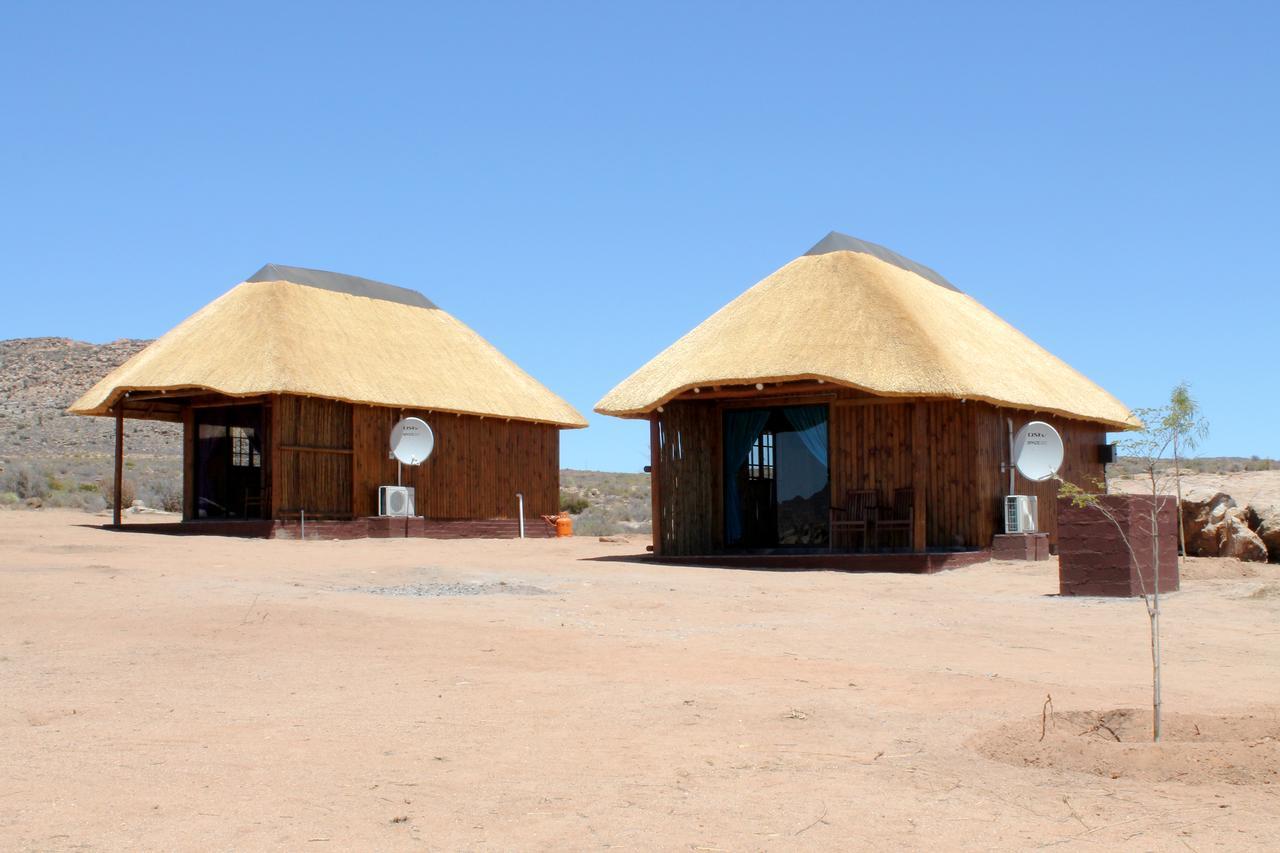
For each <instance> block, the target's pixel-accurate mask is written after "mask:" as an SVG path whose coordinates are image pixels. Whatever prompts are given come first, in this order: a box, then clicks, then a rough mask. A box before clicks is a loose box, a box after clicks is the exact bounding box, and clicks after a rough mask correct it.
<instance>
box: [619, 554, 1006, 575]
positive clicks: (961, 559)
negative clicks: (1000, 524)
mask: <svg viewBox="0 0 1280 853" xmlns="http://www.w3.org/2000/svg"><path fill="white" fill-rule="evenodd" d="M641 559H643V560H645V561H646V562H652V563H661V564H670V565H677V566H711V567H715V568H723V569H772V570H775V571H791V572H802V571H837V572H904V573H907V574H919V575H926V574H932V573H933V572H941V571H945V570H947V569H958V568H961V567H963V566H972V565H976V564H978V563H985V562H987V561H989V560H990V559H991V551H990V550H989V549H985V548H984V549H981V550H976V551H936V552H929V553H925V554H838V553H837V554H833V553H829V552H826V551H823V552H817V553H813V554H712V555H707V556H701V557H663V556H654V555H652V554H650V555H648V556H646V557H643V558H641Z"/></svg>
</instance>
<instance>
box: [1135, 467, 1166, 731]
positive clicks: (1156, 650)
mask: <svg viewBox="0 0 1280 853" xmlns="http://www.w3.org/2000/svg"><path fill="white" fill-rule="evenodd" d="M1156 491H1157V488H1156V477H1155V471H1154V470H1153V471H1152V472H1151V590H1152V594H1151V606H1150V608H1149V612H1150V615H1151V668H1152V673H1151V739H1152V740H1153V741H1159V740H1160V706H1161V704H1163V703H1162V702H1161V701H1160V511H1159V506H1160V504H1159V498H1158V497H1157V495H1156ZM1138 571H1139V572H1141V571H1142V567H1141V566H1139V567H1138Z"/></svg>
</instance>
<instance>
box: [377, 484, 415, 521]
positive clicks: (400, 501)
mask: <svg viewBox="0 0 1280 853" xmlns="http://www.w3.org/2000/svg"><path fill="white" fill-rule="evenodd" d="M378 515H394V516H399V517H403V516H406V515H409V516H411V515H413V486H379V487H378Z"/></svg>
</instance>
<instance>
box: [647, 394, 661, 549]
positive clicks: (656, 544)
mask: <svg viewBox="0 0 1280 853" xmlns="http://www.w3.org/2000/svg"><path fill="white" fill-rule="evenodd" d="M659 417H661V415H659V414H658V413H657V412H652V413H650V415H649V498H650V500H651V502H652V504H653V522H652V525H651V526H652V528H653V553H654V556H658V555H660V554H661V553H662V485H661V484H662V477H661V471H662V467H661V465H662V459H661V456H662V453H661V448H660V447H659V446H658V437H659V429H658V418H659Z"/></svg>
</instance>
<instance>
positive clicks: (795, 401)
mask: <svg viewBox="0 0 1280 853" xmlns="http://www.w3.org/2000/svg"><path fill="white" fill-rule="evenodd" d="M835 396H836V395H835V394H788V395H785V396H777V397H755V398H753V399H745V398H744V399H741V400H727V401H721V402H720V408H721V409H758V408H773V407H774V406H806V405H824V406H825V405H827V404H829V403H837V402H839V401H838V400H836V399H835Z"/></svg>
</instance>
